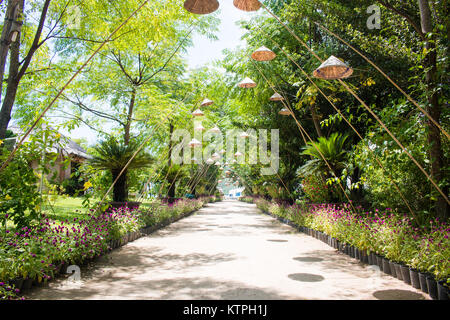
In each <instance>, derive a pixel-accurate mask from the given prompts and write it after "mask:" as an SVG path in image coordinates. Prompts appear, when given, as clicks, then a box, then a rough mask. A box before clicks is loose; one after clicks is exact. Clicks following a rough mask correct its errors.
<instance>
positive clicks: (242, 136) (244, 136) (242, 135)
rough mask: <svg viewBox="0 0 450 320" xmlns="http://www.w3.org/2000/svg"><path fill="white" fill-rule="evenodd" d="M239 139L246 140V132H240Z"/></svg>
mask: <svg viewBox="0 0 450 320" xmlns="http://www.w3.org/2000/svg"><path fill="white" fill-rule="evenodd" d="M239 137H241V138H243V139H247V138H248V137H249V135H248V133H247V132H242V133H241V134H240V135H239Z"/></svg>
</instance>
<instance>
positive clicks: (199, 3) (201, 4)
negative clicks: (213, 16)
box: [184, 0, 219, 14]
mask: <svg viewBox="0 0 450 320" xmlns="http://www.w3.org/2000/svg"><path fill="white" fill-rule="evenodd" d="M184 8H185V9H186V10H187V11H189V12H191V13H195V14H208V13H212V12H214V11H216V10H217V9H219V1H217V0H186V1H185V2H184Z"/></svg>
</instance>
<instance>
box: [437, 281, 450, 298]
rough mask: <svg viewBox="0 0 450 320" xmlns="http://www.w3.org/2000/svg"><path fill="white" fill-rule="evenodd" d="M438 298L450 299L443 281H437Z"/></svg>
mask: <svg viewBox="0 0 450 320" xmlns="http://www.w3.org/2000/svg"><path fill="white" fill-rule="evenodd" d="M437 287H438V299H439V300H450V297H449V290H448V288H447V287H445V286H444V281H438V283H437Z"/></svg>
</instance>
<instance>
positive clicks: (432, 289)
mask: <svg viewBox="0 0 450 320" xmlns="http://www.w3.org/2000/svg"><path fill="white" fill-rule="evenodd" d="M427 287H428V294H429V295H430V297H431V299H433V300H437V299H438V288H437V282H436V280H435V279H434V278H433V276H430V275H429V276H427Z"/></svg>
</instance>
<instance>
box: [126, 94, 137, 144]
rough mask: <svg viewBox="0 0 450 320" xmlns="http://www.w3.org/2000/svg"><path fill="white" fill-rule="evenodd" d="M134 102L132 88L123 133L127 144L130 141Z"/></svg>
mask: <svg viewBox="0 0 450 320" xmlns="http://www.w3.org/2000/svg"><path fill="white" fill-rule="evenodd" d="M135 102H136V89H134V88H133V91H132V92H131V99H130V104H129V105H128V116H127V122H126V124H125V130H124V131H125V133H124V139H123V140H124V143H125V145H126V146H127V145H128V144H129V143H130V130H131V121H132V118H133V111H134V103H135Z"/></svg>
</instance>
